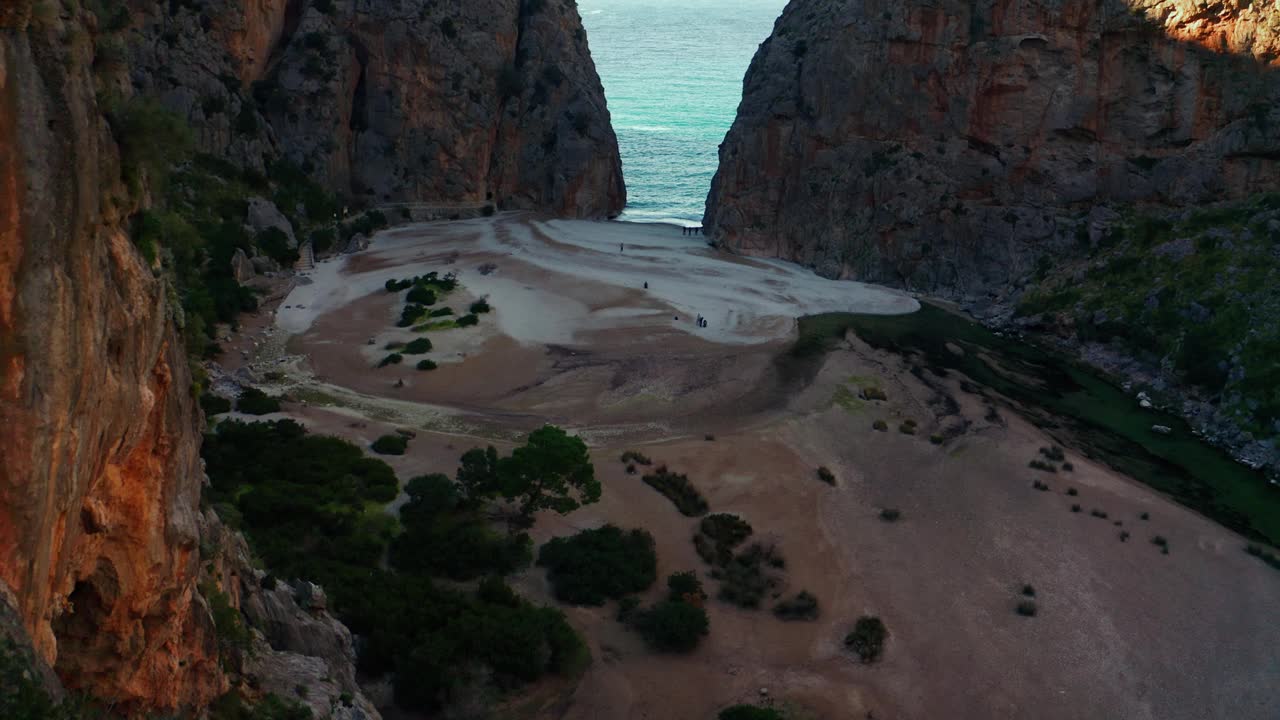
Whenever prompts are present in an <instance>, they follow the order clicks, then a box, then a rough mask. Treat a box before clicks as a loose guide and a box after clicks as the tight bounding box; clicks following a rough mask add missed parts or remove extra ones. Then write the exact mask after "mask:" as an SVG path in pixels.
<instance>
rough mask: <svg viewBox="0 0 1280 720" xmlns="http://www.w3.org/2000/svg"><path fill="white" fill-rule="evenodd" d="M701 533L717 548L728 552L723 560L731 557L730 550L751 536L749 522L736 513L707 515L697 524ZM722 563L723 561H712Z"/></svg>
mask: <svg viewBox="0 0 1280 720" xmlns="http://www.w3.org/2000/svg"><path fill="white" fill-rule="evenodd" d="M698 529H699V530H700V531H701V533H702V535H704V536H706V537H707V538H708V539H709V540H710V541H711V542H712V543H713V544H714V546H715V547H716V548H717V550H720V549H723V550H724V551H725V552H727V553H729V557H728V558H726V560H725V562H728V560H729V559H731V558H732V550H733V549H734V548H736V547H737V546H738V545H741V544H742V542H743V541H744V540H746V539H747V538H748V537H750V536H751V524H750V523H748V522H747V521H746V520H743V519H742V518H740V517H738V516H737V515H729V514H727V513H716V514H715V515H708V516H706V517H704V518H703V519H702V522H701V523H699V524H698ZM712 564H718V565H723V564H724V563H712Z"/></svg>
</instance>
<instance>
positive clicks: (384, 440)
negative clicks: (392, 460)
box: [370, 435, 409, 455]
mask: <svg viewBox="0 0 1280 720" xmlns="http://www.w3.org/2000/svg"><path fill="white" fill-rule="evenodd" d="M370 448H371V449H372V450H373V451H374V452H376V453H378V454H379V455H403V454H404V453H405V450H408V449H409V438H407V437H405V436H403V435H383V436H382V437H380V438H378V439H377V440H374V441H373V445H371V446H370Z"/></svg>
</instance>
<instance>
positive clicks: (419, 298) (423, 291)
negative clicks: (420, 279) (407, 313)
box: [404, 285, 436, 305]
mask: <svg viewBox="0 0 1280 720" xmlns="http://www.w3.org/2000/svg"><path fill="white" fill-rule="evenodd" d="M404 299H405V301H406V302H411V303H417V304H419V305H435V304H436V294H435V292H434V291H432V290H430V289H428V288H425V287H422V286H421V285H419V286H417V287H415V288H413V289H412V290H410V291H409V294H408V295H405V296H404Z"/></svg>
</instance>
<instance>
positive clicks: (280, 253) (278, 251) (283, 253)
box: [253, 227, 299, 267]
mask: <svg viewBox="0 0 1280 720" xmlns="http://www.w3.org/2000/svg"><path fill="white" fill-rule="evenodd" d="M253 242H254V244H256V245H257V246H258V247H259V248H261V249H262V252H263V253H265V254H266V255H267V257H269V258H271V259H272V260H275V261H276V262H278V263H280V264H281V265H282V266H284V267H289V266H290V265H293V264H294V263H296V262H298V257H299V255H298V249H297V248H296V247H293V248H291V247H289V236H288V235H285V233H284V231H283V230H281V229H280V228H274V227H270V228H267V229H265V230H263V231H262V232H260V233H258V236H257V237H255V238H254V239H253Z"/></svg>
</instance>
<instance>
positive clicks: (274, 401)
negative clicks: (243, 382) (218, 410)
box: [236, 388, 280, 415]
mask: <svg viewBox="0 0 1280 720" xmlns="http://www.w3.org/2000/svg"><path fill="white" fill-rule="evenodd" d="M236 410H239V411H240V412H242V413H244V414H245V415H270V414H271V413H277V412H280V398H278V397H273V396H271V395H268V394H266V393H264V392H262V391H261V390H259V389H258V388H245V389H244V391H242V392H241V393H240V399H239V400H237V401H236Z"/></svg>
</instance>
